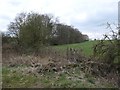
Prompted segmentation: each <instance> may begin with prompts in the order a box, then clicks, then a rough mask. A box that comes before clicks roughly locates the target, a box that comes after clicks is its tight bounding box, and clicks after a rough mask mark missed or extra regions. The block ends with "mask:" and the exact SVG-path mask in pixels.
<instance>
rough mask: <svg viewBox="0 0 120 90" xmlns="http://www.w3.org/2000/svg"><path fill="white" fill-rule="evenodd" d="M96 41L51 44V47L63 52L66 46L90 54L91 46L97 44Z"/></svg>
mask: <svg viewBox="0 0 120 90" xmlns="http://www.w3.org/2000/svg"><path fill="white" fill-rule="evenodd" d="M97 42H98V41H86V42H83V43H76V44H66V45H58V46H53V48H55V49H57V50H59V51H61V52H65V50H66V49H67V48H74V49H82V51H83V54H85V55H86V56H90V55H92V54H93V46H94V45H95V44H97Z"/></svg>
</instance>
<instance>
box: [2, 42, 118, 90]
mask: <svg viewBox="0 0 120 90" xmlns="http://www.w3.org/2000/svg"><path fill="white" fill-rule="evenodd" d="M97 42H98V41H86V42H83V43H76V44H67V45H57V46H51V47H52V48H54V49H56V50H58V51H60V52H63V53H64V52H65V50H66V49H67V48H74V49H82V51H83V53H84V54H85V55H86V56H90V55H92V53H93V51H92V48H93V46H94V45H95V44H97ZM31 59H32V60H37V59H38V60H42V62H41V63H42V64H43V63H44V62H46V61H47V63H48V61H49V60H48V58H47V59H46V58H45V59H44V58H39V57H35V56H34V57H33V56H30V55H23V56H18V57H17V56H15V57H14V58H12V60H13V61H14V60H24V61H25V60H28V61H29V60H31ZM62 63H63V61H62ZM30 67H31V66H27V65H26V64H25V65H22V66H20V65H17V66H13V67H10V66H3V67H2V82H3V84H2V86H3V88H6V87H7V88H8V87H9V88H115V87H116V85H114V84H113V83H112V82H108V81H107V79H105V78H101V77H97V78H96V77H94V76H92V75H91V74H89V73H85V72H83V71H82V70H80V69H81V67H76V68H72V67H71V68H70V69H65V70H63V71H59V72H57V73H56V72H54V71H50V72H45V73H37V72H34V71H33V72H29V71H32V69H31V68H30Z"/></svg>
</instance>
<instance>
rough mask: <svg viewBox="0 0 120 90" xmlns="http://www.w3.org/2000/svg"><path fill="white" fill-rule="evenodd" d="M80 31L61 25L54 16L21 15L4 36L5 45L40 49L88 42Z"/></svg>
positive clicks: (10, 25) (11, 23)
mask: <svg viewBox="0 0 120 90" xmlns="http://www.w3.org/2000/svg"><path fill="white" fill-rule="evenodd" d="M88 39H89V38H88V36H87V35H83V34H82V33H81V32H80V31H79V30H78V29H76V28H74V27H72V26H68V25H65V24H61V23H59V21H58V19H57V18H54V17H53V16H52V15H47V14H39V13H34V12H31V13H20V14H18V15H17V17H16V18H15V19H14V21H13V22H10V24H9V25H8V32H7V33H6V34H3V39H2V41H3V44H4V43H11V44H14V45H19V46H21V47H24V48H29V47H30V48H39V47H41V46H43V45H60V44H71V43H80V42H83V41H86V40H88Z"/></svg>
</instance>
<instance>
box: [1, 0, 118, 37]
mask: <svg viewBox="0 0 120 90" xmlns="http://www.w3.org/2000/svg"><path fill="white" fill-rule="evenodd" d="M118 1H119V0H0V31H3V32H5V31H7V27H8V24H9V23H10V22H12V21H13V20H14V18H15V17H16V16H17V15H18V13H21V12H31V11H33V12H38V13H40V14H52V15H53V16H54V17H58V19H59V21H60V22H61V23H64V24H67V25H72V26H74V27H75V28H77V29H79V31H80V32H82V33H83V34H87V35H88V36H89V38H90V39H101V38H102V37H103V34H109V32H110V29H107V28H106V27H107V24H106V23H107V22H109V23H110V24H112V27H113V28H115V27H116V26H115V25H117V22H118ZM114 24H115V25H114Z"/></svg>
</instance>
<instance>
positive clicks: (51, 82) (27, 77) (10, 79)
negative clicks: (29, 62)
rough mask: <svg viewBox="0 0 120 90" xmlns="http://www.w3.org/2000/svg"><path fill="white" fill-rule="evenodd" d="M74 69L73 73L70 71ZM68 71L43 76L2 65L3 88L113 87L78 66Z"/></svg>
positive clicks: (47, 73)
mask: <svg viewBox="0 0 120 90" xmlns="http://www.w3.org/2000/svg"><path fill="white" fill-rule="evenodd" d="M73 71H74V73H72V72H73ZM68 72H69V74H68V73H65V72H63V73H61V74H57V73H54V72H46V73H45V74H44V75H43V76H41V75H40V74H39V75H37V76H36V75H34V74H32V73H30V74H24V72H21V71H20V70H18V69H17V67H12V68H11V67H7V66H6V67H5V66H4V67H3V68H2V78H3V79H2V80H3V88H32V87H34V88H43V87H45V88H47V87H48V88H99V87H107V88H108V87H115V86H114V85H112V84H111V83H107V84H106V82H105V83H104V82H100V83H99V84H98V83H96V82H99V81H97V80H96V79H95V77H94V76H89V75H87V76H86V74H85V73H83V72H82V71H80V69H79V68H76V69H75V70H73V69H69V70H68Z"/></svg>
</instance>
